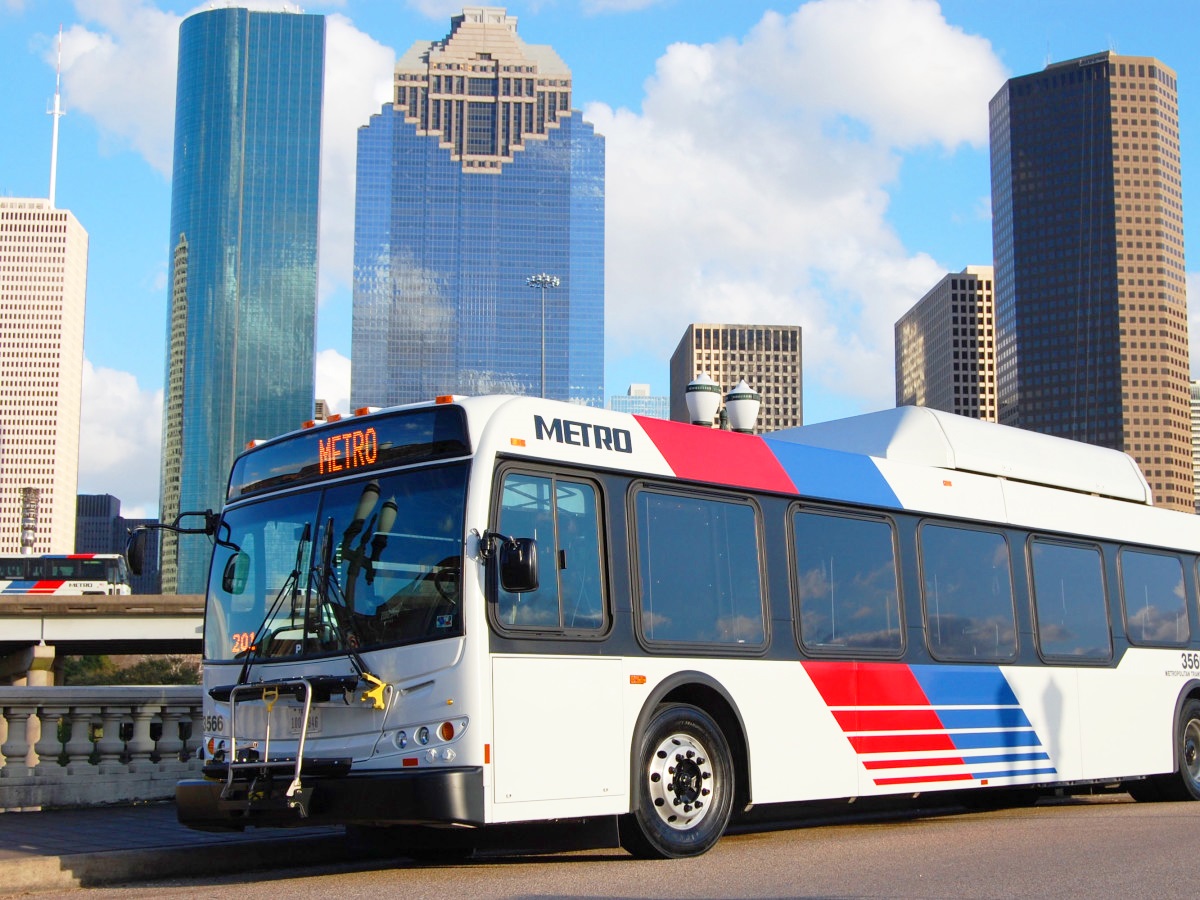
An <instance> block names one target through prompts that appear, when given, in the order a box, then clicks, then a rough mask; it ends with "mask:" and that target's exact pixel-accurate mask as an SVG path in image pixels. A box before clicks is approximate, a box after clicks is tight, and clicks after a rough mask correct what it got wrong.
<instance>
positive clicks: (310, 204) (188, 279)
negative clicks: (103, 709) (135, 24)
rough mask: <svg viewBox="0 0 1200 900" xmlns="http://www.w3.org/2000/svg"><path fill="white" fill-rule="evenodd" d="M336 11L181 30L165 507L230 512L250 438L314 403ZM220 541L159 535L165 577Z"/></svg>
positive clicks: (195, 563)
mask: <svg viewBox="0 0 1200 900" xmlns="http://www.w3.org/2000/svg"><path fill="white" fill-rule="evenodd" d="M324 61H325V19H324V18H323V17H322V16H311V15H301V14H297V13H261V12H250V11H248V10H245V9H230V8H225V9H214V10H209V11H206V12H201V13H197V14H196V15H193V16H190V17H189V18H187V19H185V20H184V22H183V24H182V26H181V27H180V29H179V72H178V86H177V93H176V101H175V158H174V177H173V181H172V187H171V234H170V246H171V282H170V283H171V299H170V310H169V314H168V323H167V327H168V351H167V391H166V398H165V404H164V406H165V409H164V414H163V470H162V498H161V516H162V519H163V521H166V522H170V521H171V520H173V519H174V517H175V516H176V515H177V514H178V513H179V512H180V511H181V510H182V511H191V510H204V509H212V510H214V511H215V510H219V509H220V508H221V506H222V503H223V500H224V490H225V483H226V480H227V478H228V474H229V467H230V464H231V463H232V462H233V458H234V456H236V455H237V454H238V453H239V452H241V450H242V449H243V448H244V447H245V446H246V443H247V442H248V441H250V440H252V439H254V438H267V437H272V436H274V435H276V434H279V433H281V432H284V431H291V430H293V429H295V428H297V427H299V425H300V424H301V423H302V422H303V421H305V420H306V419H309V418H311V417H312V409H313V379H314V353H315V350H314V342H315V320H316V305H317V199H318V184H319V180H318V175H319V166H320V150H321V92H322V86H323V82H324ZM210 550H211V546H210V544H209V542H208V541H207V540H205V539H204V538H203V537H195V536H184V537H183V538H182V539H179V540H176V538H175V537H174V535H169V534H168V535H165V539H164V541H163V559H162V568H163V590H164V592H167V593H172V592H176V591H177V592H179V593H185V594H190V593H202V592H203V590H204V585H205V582H206V578H207V574H208V554H209V552H210Z"/></svg>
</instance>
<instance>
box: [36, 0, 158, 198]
mask: <svg viewBox="0 0 1200 900" xmlns="http://www.w3.org/2000/svg"><path fill="white" fill-rule="evenodd" d="M75 7H76V10H77V12H78V13H79V16H80V18H81V19H82V20H83V21H84V22H86V23H88V24H87V25H72V26H71V27H70V28H69V29H68V30H66V31H64V32H63V47H62V85H63V101H64V103H65V105H66V107H67V111H68V113H72V112H73V113H79V114H83V115H86V116H88V117H89V118H91V119H94V120H95V121H96V123H97V125H99V126H100V131H101V134H103V135H104V137H105V139H106V140H107V141H109V142H110V143H111V144H112V145H113V146H115V147H119V148H121V149H124V148H127V147H128V148H132V149H133V150H134V151H135V152H137V153H139V154H141V155H142V156H143V157H144V158H145V159H146V161H147V162H149V163H150V165H151V166H153V167H154V168H155V169H157V170H158V171H159V172H161V173H162V174H163V175H164V176H168V177H169V176H170V173H171V153H172V145H173V143H174V128H173V124H172V123H173V121H174V118H175V61H176V59H177V57H178V51H179V46H178V45H179V37H178V34H179V22H180V17H179V16H177V15H175V14H173V13H168V12H163V11H161V10H159V9H157V8H156V7H154V6H153V5H152V4H149V3H144V2H137V0H133V2H124V3H115V2H111V0H76V4H75ZM56 55H57V40H55V41H53V42H52V43H51V44H50V45H48V46H47V48H46V50H45V59H46V61H47V62H48V63H49V64H50V65H54V63H55V57H56Z"/></svg>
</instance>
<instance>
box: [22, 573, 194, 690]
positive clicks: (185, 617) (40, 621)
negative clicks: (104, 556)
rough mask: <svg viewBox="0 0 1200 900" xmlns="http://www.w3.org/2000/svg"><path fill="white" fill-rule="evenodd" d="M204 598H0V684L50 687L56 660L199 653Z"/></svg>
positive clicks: (88, 596) (34, 596)
mask: <svg viewBox="0 0 1200 900" xmlns="http://www.w3.org/2000/svg"><path fill="white" fill-rule="evenodd" d="M203 619H204V597H203V596H201V595H192V594H131V595H128V596H119V597H110V596H104V595H101V594H84V595H81V596H44V595H35V594H7V595H4V596H3V597H2V598H0V684H5V683H9V684H30V685H35V684H51V683H53V676H52V675H51V667H52V666H53V663H54V659H55V657H63V656H79V655H99V654H106V655H109V654H134V653H199V652H200V641H201V637H202V634H203Z"/></svg>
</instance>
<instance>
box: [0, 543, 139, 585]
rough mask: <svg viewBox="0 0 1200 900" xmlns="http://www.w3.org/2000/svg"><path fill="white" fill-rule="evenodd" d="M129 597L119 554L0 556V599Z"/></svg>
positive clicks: (122, 561) (126, 570)
mask: <svg viewBox="0 0 1200 900" xmlns="http://www.w3.org/2000/svg"><path fill="white" fill-rule="evenodd" d="M129 593H132V589H131V588H130V585H129V568H128V567H127V566H126V564H125V557H124V556H122V555H121V554H119V553H71V554H65V555H64V554H57V555H56V554H49V553H48V554H44V555H41V556H32V555H30V556H0V595H3V594H38V595H47V594H50V595H71V594H110V595H112V594H129Z"/></svg>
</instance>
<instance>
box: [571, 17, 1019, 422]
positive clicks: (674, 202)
mask: <svg viewBox="0 0 1200 900" xmlns="http://www.w3.org/2000/svg"><path fill="white" fill-rule="evenodd" d="M909 59H912V60H913V61H912V62H911V63H910V62H906V60H909ZM930 60H948V61H950V64H951V65H952V66H953V67H954V74H953V77H946V74H945V72H944V71H943V69H944V68H945V65H944V64H943V63H933V64H931V63H930ZM926 68H928V69H929V70H930V71H928V72H927V71H926ZM1004 78H1005V73H1004V70H1003V68H1002V66H1001V64H1000V63H999V61H998V60H997V58H996V57H995V55H994V54H993V53H992V52H991V49H990V46H989V45H988V43H987V42H986V41H984V40H982V39H980V38H977V37H972V36H969V35H965V34H964V33H963V32H962V31H961V30H960V29H957V28H953V27H951V26H949V25H948V24H947V23H946V22H945V20H944V19H943V18H942V16H941V13H940V11H939V10H938V7H937V6H936V4H934V3H931V2H928V0H816V2H812V3H808V4H806V5H804V6H802V7H800V8H799V9H798V10H797V11H796V12H795V13H794V14H792V15H791V16H787V17H784V16H780V15H777V14H775V13H768V14H767V15H766V16H764V17H763V19H762V20H761V21H760V22H759V24H758V25H757V26H756V27H755V28H754V29H753V30H752V31H751V32H750V34H749V35H748V36H747V37H746V38H745V39H744V40H742V41H734V40H724V41H721V42H719V43H715V44H706V45H703V46H696V45H691V44H676V45H673V46H672V47H670V48H669V49H668V51H667V53H666V54H665V55H664V56H663V57H662V58H661V59H660V60H659V61H658V65H657V70H656V73H655V75H654V77H653V78H651V79H650V80H649V81H648V82H647V93H646V98H645V101H644V103H643V107H642V112H641V113H640V114H638V113H634V112H631V111H629V110H626V109H618V110H613V109H611V108H609V107H607V106H604V105H595V106H592V107H590V108H588V109H587V110H586V111H585V116H586V118H588V119H589V120H590V121H592V122H594V123H595V124H596V127H597V131H598V132H600V133H602V134H604V135H605V136H606V138H607V217H608V223H607V248H606V253H607V259H608V266H607V279H606V280H607V284H606V294H607V305H606V317H607V330H608V339H609V343H610V348H611V350H615V351H616V353H617V354H618V355H621V354H628V353H631V352H633V351H634V350H635V349H636V350H637V351H639V352H640V353H641V354H642V355H645V356H656V357H659V358H663V359H665V358H666V357H668V356H669V355H670V353H671V351H672V350H673V349H674V346H675V342H676V341H677V340H678V336H679V335H680V334H681V333H682V331H683V328H684V327H685V326H686V324H687V323H688V322H689V321H693V322H729V323H758V322H761V323H764V324H800V325H801V326H803V328H804V369H805V376H806V379H807V380H808V381H809V382H810V384H811V383H812V382H813V381H814V379H815V382H816V383H817V384H820V385H821V386H822V387H824V388H825V389H826V390H829V391H832V392H833V393H835V394H838V395H840V396H843V397H847V398H849V399H850V400H851V401H852V402H853V403H855V404H857V405H858V406H859V407H860V408H863V409H870V408H877V407H880V406H890V405H891V404H892V403H893V402H894V395H893V380H894V378H893V372H894V359H893V324H894V322H895V320H896V319H897V318H898V317H899V316H900V315H901V314H902V313H903V312H904V311H905V310H906V309H907V308H908V307H909V306H911V305H912V303H913V302H915V300H916V299H919V298H920V297H921V295H922V294H923V293H924V292H925V291H926V290H928V288H929V287H930V286H931V285H933V284H934V283H936V282H937V280H938V279H939V278H940V277H941V275H943V274H945V273H944V272H942V271H941V270H940V269H939V268H938V266H937V264H936V263H935V262H934V260H932V259H931V258H929V257H928V256H926V255H924V254H915V255H914V254H912V253H910V252H908V251H907V250H906V249H905V247H904V246H903V245H902V243H901V241H900V240H899V238H898V237H897V235H896V234H895V233H894V231H893V230H892V228H891V227H890V226H889V225H888V223H887V221H886V219H885V215H886V212H887V206H888V193H887V190H888V187H889V184H890V183H891V182H893V181H894V179H895V178H896V177H897V174H898V172H899V163H900V156H899V154H900V153H901V152H902V151H904V150H907V149H910V148H914V147H935V148H940V149H941V150H942V151H943V152H947V151H948V152H952V151H953V150H954V149H956V148H957V147H959V146H960V145H963V144H970V145H972V146H984V145H986V141H987V114H986V110H987V101H988V99H989V98H990V97H991V96H992V94H994V93H995V91H996V89H997V88H998V87H999V85H1001V84H1002V83H1003V81H1004ZM980 110H982V112H980ZM651 323H653V324H652V325H651Z"/></svg>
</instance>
